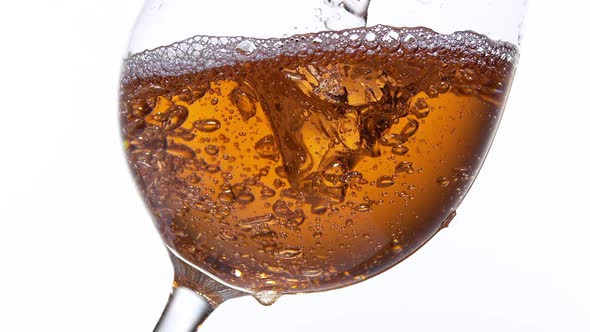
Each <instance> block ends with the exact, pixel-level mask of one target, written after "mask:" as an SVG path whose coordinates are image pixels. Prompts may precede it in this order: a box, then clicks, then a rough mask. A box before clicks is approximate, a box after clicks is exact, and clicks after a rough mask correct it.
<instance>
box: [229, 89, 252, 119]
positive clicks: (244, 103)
mask: <svg viewBox="0 0 590 332" xmlns="http://www.w3.org/2000/svg"><path fill="white" fill-rule="evenodd" d="M231 98H232V102H233V103H234V105H235V106H236V107H237V108H238V111H240V115H241V116H242V120H244V121H248V120H249V119H250V118H252V117H253V116H255V115H256V104H255V103H254V98H253V97H252V96H250V95H249V94H248V93H246V92H245V91H243V90H242V89H240V88H236V89H234V90H233V91H232V93H231Z"/></svg>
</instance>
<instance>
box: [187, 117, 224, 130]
mask: <svg viewBox="0 0 590 332" xmlns="http://www.w3.org/2000/svg"><path fill="white" fill-rule="evenodd" d="M193 128H195V129H196V130H198V131H202V132H204V133H212V132H214V131H216V130H218V129H219V128H221V123H220V122H219V121H218V120H216V119H206V120H198V121H195V122H193Z"/></svg>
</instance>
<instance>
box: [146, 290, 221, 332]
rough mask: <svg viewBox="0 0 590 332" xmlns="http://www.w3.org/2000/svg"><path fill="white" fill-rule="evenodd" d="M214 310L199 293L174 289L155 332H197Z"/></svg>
mask: <svg viewBox="0 0 590 332" xmlns="http://www.w3.org/2000/svg"><path fill="white" fill-rule="evenodd" d="M213 310H214V308H213V306H212V305H211V304H210V303H209V301H208V300H207V299H206V298H205V297H203V296H202V295H200V294H198V293H197V292H195V291H193V290H191V289H188V288H185V287H174V288H173V289H172V293H171V294H170V298H169V299H168V304H167V305H166V308H165V309H164V312H163V313H162V317H160V321H158V324H157V325H156V327H155V329H154V332H195V331H197V330H199V328H200V327H201V325H202V324H203V322H204V321H205V319H207V317H209V315H210V314H211V313H212V312H213Z"/></svg>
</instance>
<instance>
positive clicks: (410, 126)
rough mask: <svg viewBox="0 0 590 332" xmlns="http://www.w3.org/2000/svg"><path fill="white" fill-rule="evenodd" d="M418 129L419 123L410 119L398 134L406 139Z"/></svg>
mask: <svg viewBox="0 0 590 332" xmlns="http://www.w3.org/2000/svg"><path fill="white" fill-rule="evenodd" d="M418 127H420V123H418V121H417V120H414V119H410V120H408V123H407V124H406V126H405V127H404V129H402V131H401V133H400V134H401V135H402V136H403V137H404V138H406V139H407V138H410V137H412V136H414V135H415V134H416V132H417V131H418Z"/></svg>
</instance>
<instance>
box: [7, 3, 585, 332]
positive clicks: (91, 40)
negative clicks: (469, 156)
mask: <svg viewBox="0 0 590 332" xmlns="http://www.w3.org/2000/svg"><path fill="white" fill-rule="evenodd" d="M195 1H196V0H195ZM140 6H141V1H140V0H127V1H120V0H101V1H98V0H84V1H81V0H53V1H42V0H30V1H3V2H2V5H0V47H1V51H0V98H1V99H0V100H1V101H0V147H1V150H0V258H1V259H0V330H2V331H63V332H72V331H96V332H98V331H101V332H102V331H151V329H152V327H153V326H154V324H155V322H156V320H157V318H158V316H159V314H160V311H161V309H162V308H163V306H164V303H165V301H166V298H167V295H168V292H169V285H170V281H171V278H172V271H171V268H170V266H169V263H168V258H167V256H166V253H165V251H164V248H163V246H162V245H161V244H160V241H159V238H158V236H157V234H156V231H155V229H154V228H153V227H152V226H151V225H150V221H149V218H148V215H147V212H146V211H145V209H144V207H143V205H142V203H141V200H140V198H139V196H138V195H137V193H136V191H135V188H134V186H133V183H132V181H131V179H130V176H129V174H128V172H127V167H126V164H125V162H124V158H123V153H122V148H121V142H120V140H119V134H118V128H117V126H118V122H117V104H116V95H117V80H118V70H119V66H120V60H121V56H122V55H123V53H124V50H125V45H126V43H127V32H128V31H129V30H130V28H131V27H132V24H133V21H134V20H135V17H136V15H137V13H138V11H139V7H140ZM588 12H589V8H588V5H586V2H585V1H577V0H575V1H574V0H561V1H548V0H532V1H531V4H530V9H529V16H528V21H527V25H526V32H525V40H524V44H523V49H522V57H521V63H520V66H519V68H518V73H517V78H516V81H515V84H514V87H513V90H512V95H511V98H510V101H509V104H508V108H507V112H506V114H505V116H504V119H503V123H502V125H501V127H500V130H499V133H498V136H497V139H496V141H495V143H494V146H493V148H492V151H491V153H490V155H489V158H488V160H487V162H486V164H485V166H484V169H483V171H482V173H481V175H480V177H479V178H478V180H477V181H476V184H475V186H474V187H473V189H472V190H471V192H470V194H469V195H468V196H467V199H466V200H465V201H464V203H463V205H462V206H461V208H460V209H459V214H458V216H457V218H456V219H455V221H454V222H453V224H452V225H451V227H450V228H449V229H447V230H445V231H444V232H442V233H440V234H439V235H437V237H436V238H435V239H434V240H432V241H431V242H430V243H429V244H428V245H427V246H426V247H424V248H423V249H422V250H420V251H419V252H418V253H417V254H415V255H414V256H412V257H411V258H410V259H408V260H407V261H405V262H404V263H402V264H401V265H399V266H397V267H396V268H394V269H393V270H390V271H388V272H387V273H385V274H382V275H380V276H378V277H376V278H373V279H371V280H369V281H366V282H364V283H362V284H359V285H356V286H353V287H349V288H346V289H342V290H338V291H333V292H328V293H323V294H314V295H304V296H290V297H285V298H282V299H281V300H279V302H278V303H277V304H276V305H274V306H273V307H270V308H266V307H262V306H260V305H258V304H257V303H256V302H255V301H254V300H253V299H251V298H242V299H237V300H232V301H230V302H227V303H225V304H224V305H222V306H221V307H220V308H219V309H218V311H216V312H215V313H214V314H213V315H212V316H211V317H210V319H209V320H208V321H207V323H206V325H205V326H204V327H203V331H232V330H240V331H261V330H262V331H359V330H363V331H377V330H382V331H394V330H399V331H404V332H412V331H443V332H444V331H453V332H456V331H519V332H522V331H590V301H589V299H590V282H589V280H590V240H589V235H590V217H589V215H588V212H587V211H588V207H589V206H590V134H589V132H590V106H589V105H588V96H589V94H590V90H589V87H590V84H589V83H588V81H589V78H590V71H589V65H588V59H589V58H590V55H589V52H588V51H589V47H588V38H589V36H588V35H587V33H588V32H590V29H589V28H588V17H587V15H588ZM195 19H198V17H197V18H195ZM585 34H586V35H585Z"/></svg>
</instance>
